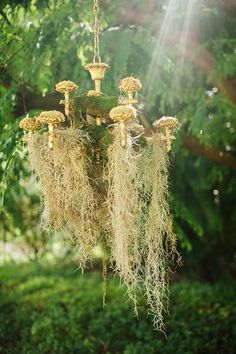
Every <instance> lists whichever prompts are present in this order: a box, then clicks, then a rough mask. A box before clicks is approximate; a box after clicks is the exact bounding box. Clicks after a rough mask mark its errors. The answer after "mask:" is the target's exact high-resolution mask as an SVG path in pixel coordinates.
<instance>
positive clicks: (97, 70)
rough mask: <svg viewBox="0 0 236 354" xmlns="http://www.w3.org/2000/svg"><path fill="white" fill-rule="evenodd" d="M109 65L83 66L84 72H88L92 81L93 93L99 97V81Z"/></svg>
mask: <svg viewBox="0 0 236 354" xmlns="http://www.w3.org/2000/svg"><path fill="white" fill-rule="evenodd" d="M107 69H109V65H108V64H106V63H90V64H87V65H85V70H88V71H89V72H90V75H91V78H92V80H93V81H94V82H95V92H96V93H97V94H99V95H101V81H102V80H103V79H104V76H105V72H106V70H107Z"/></svg>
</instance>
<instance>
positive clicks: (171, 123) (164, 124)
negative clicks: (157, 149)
mask: <svg viewBox="0 0 236 354" xmlns="http://www.w3.org/2000/svg"><path fill="white" fill-rule="evenodd" d="M178 125H179V123H178V120H177V119H176V118H174V117H165V116H164V117H162V118H160V119H159V120H157V121H155V122H154V123H153V127H154V128H156V129H157V130H158V131H159V132H160V133H161V140H162V141H163V142H164V146H165V149H166V151H167V152H169V151H170V150H171V144H172V141H173V140H175V136H174V135H171V133H172V132H173V131H175V130H176V129H177V128H178Z"/></svg>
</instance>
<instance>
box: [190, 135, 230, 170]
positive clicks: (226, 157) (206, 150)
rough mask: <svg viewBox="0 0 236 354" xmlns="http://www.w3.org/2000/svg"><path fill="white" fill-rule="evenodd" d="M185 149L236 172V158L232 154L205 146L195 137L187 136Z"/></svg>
mask: <svg viewBox="0 0 236 354" xmlns="http://www.w3.org/2000/svg"><path fill="white" fill-rule="evenodd" d="M183 147H184V148H185V149H188V150H189V151H191V152H192V153H193V154H195V155H198V156H202V157H204V158H206V159H208V160H211V161H214V162H216V163H218V164H221V165H223V166H226V167H228V168H231V169H233V170H236V158H234V157H233V156H232V155H231V154H230V153H228V152H225V151H222V150H218V149H216V148H214V147H213V146H208V145H205V144H203V143H201V142H200V141H199V140H198V139H197V138H195V137H194V136H191V135H185V136H184V139H183Z"/></svg>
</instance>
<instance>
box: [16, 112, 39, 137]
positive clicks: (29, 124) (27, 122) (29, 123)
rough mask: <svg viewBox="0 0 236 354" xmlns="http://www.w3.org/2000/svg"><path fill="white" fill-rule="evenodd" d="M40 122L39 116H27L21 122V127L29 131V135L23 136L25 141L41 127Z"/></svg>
mask: <svg viewBox="0 0 236 354" xmlns="http://www.w3.org/2000/svg"><path fill="white" fill-rule="evenodd" d="M40 125H41V124H40V122H39V121H38V120H37V118H30V117H28V116H27V117H25V118H24V119H22V120H21V121H20V123H19V127H20V128H21V129H23V130H25V131H27V132H28V134H27V136H25V137H23V140H24V141H26V142H27V141H28V139H29V137H31V136H32V135H33V132H34V131H35V130H37V129H38V128H39V127H40Z"/></svg>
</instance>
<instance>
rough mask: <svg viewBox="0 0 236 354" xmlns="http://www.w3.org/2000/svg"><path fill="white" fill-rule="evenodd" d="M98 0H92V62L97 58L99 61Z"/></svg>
mask: <svg viewBox="0 0 236 354" xmlns="http://www.w3.org/2000/svg"><path fill="white" fill-rule="evenodd" d="M98 2H99V0H94V1H93V14H94V26H93V33H94V46H93V53H94V57H93V62H94V63H96V62H97V60H98V62H99V63H100V62H101V58H100V49H99V22H98V14H99V3H98Z"/></svg>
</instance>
